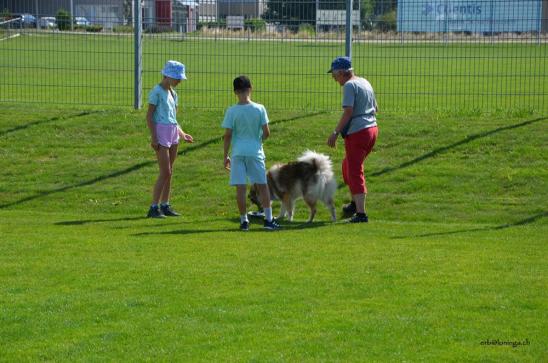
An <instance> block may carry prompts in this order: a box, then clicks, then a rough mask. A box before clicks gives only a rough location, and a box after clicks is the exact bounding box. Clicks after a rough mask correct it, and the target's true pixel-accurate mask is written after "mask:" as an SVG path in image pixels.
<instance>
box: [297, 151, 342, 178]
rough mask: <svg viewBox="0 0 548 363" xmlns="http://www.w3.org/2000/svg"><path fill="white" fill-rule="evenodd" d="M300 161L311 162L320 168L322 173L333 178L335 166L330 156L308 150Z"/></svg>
mask: <svg viewBox="0 0 548 363" xmlns="http://www.w3.org/2000/svg"><path fill="white" fill-rule="evenodd" d="M297 160H298V161H301V162H305V163H310V164H312V165H314V166H316V168H317V169H318V172H319V173H320V174H323V175H324V176H325V177H326V178H328V179H331V178H333V166H332V163H331V159H330V158H329V156H327V155H324V154H320V153H317V152H315V151H312V150H306V151H305V152H304V153H303V154H302V155H301V156H300V157H299V158H298V159H297Z"/></svg>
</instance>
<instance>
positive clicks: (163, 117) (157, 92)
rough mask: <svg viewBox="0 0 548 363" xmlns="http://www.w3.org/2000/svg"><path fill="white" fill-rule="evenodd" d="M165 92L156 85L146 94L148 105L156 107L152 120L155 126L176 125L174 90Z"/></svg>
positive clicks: (175, 97) (176, 98)
mask: <svg viewBox="0 0 548 363" xmlns="http://www.w3.org/2000/svg"><path fill="white" fill-rule="evenodd" d="M171 93H172V95H171V96H170V94H169V91H166V90H165V89H164V88H163V87H162V86H160V85H159V84H157V85H156V86H155V87H154V88H153V89H152V90H151V91H150V93H149V94H148V103H149V104H151V105H154V106H156V110H154V115H153V116H152V120H153V121H154V122H155V123H157V124H175V125H177V103H178V100H179V99H178V97H177V92H175V90H171Z"/></svg>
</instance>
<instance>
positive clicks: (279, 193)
mask: <svg viewBox="0 0 548 363" xmlns="http://www.w3.org/2000/svg"><path fill="white" fill-rule="evenodd" d="M266 176H267V182H268V189H269V190H270V198H271V199H273V200H275V199H278V200H280V201H281V203H282V206H281V210H280V215H279V216H278V218H284V217H286V216H287V219H288V220H289V221H292V220H293V214H294V210H295V201H296V200H297V199H299V198H303V199H304V201H305V203H306V204H307V205H308V207H309V208H310V216H309V218H308V223H310V222H312V221H313V220H314V216H315V215H316V204H317V202H318V201H319V200H321V201H322V202H323V203H324V204H325V205H326V206H327V208H328V209H329V212H330V214H331V220H332V221H335V220H336V219H337V216H336V214H335V203H334V200H333V197H334V196H335V192H336V191H337V182H336V181H335V177H334V175H333V168H332V164H331V160H330V159H329V156H327V155H324V154H319V153H316V152H314V151H310V150H308V151H306V152H304V154H303V155H301V157H299V158H298V159H297V161H293V162H290V163H288V164H276V165H274V166H272V167H271V168H270V169H269V170H268V172H267V175H266ZM249 199H250V200H251V201H252V202H253V203H254V204H256V205H257V206H258V207H259V209H260V208H261V204H260V202H259V198H258V192H257V188H256V187H255V185H252V186H251V190H250V192H249Z"/></svg>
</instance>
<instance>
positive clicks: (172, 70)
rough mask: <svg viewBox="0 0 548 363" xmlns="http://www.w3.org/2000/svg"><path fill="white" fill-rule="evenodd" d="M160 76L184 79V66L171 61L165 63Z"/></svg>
mask: <svg viewBox="0 0 548 363" xmlns="http://www.w3.org/2000/svg"><path fill="white" fill-rule="evenodd" d="M162 74H163V75H164V76H166V77H169V78H173V79H178V80H181V79H186V75H185V65H184V64H183V63H180V62H177V61H173V60H170V61H167V63H166V65H165V66H164V69H162Z"/></svg>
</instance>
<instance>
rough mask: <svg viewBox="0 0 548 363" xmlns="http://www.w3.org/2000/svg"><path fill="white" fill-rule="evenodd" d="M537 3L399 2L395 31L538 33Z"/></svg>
mask: <svg viewBox="0 0 548 363" xmlns="http://www.w3.org/2000/svg"><path fill="white" fill-rule="evenodd" d="M541 9H542V8H541V2H540V0H502V1H501V0H499V1H482V0H454V1H446V0H399V1H398V11H397V15H398V21H397V26H398V31H402V32H473V33H504V32H534V31H539V30H540V24H541V17H542V11H541Z"/></svg>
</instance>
